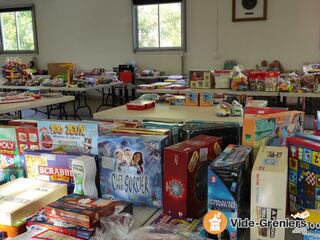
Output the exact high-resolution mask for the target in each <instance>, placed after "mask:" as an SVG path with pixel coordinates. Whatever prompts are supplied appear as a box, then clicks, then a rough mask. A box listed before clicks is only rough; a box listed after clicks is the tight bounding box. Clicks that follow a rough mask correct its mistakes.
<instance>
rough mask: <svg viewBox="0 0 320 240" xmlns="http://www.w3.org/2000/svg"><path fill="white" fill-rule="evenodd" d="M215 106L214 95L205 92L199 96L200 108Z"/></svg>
mask: <svg viewBox="0 0 320 240" xmlns="http://www.w3.org/2000/svg"><path fill="white" fill-rule="evenodd" d="M213 105H214V93H210V92H204V93H200V94H199V106H200V107H212V106H213Z"/></svg>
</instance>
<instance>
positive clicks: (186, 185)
mask: <svg viewBox="0 0 320 240" xmlns="http://www.w3.org/2000/svg"><path fill="white" fill-rule="evenodd" d="M221 146H222V138H218V137H212V136H206V135H199V136H197V137H194V138H191V139H189V140H186V141H184V142H181V143H178V144H176V145H172V146H169V147H167V148H165V149H164V162H163V183H164V189H163V212H164V213H165V214H170V215H171V214H173V215H175V216H178V217H180V218H199V217H201V216H202V215H203V214H204V213H205V212H206V205H207V186H208V185H207V177H206V176H207V173H208V171H207V170H208V166H209V165H210V163H211V161H212V160H213V159H215V158H216V157H217V156H218V155H219V154H220V153H221Z"/></svg>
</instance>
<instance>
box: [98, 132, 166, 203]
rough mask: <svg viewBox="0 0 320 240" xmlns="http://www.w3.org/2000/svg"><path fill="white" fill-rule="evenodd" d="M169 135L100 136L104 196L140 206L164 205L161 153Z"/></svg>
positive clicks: (101, 178) (101, 187) (101, 181)
mask: <svg viewBox="0 0 320 240" xmlns="http://www.w3.org/2000/svg"><path fill="white" fill-rule="evenodd" d="M169 141H170V139H169V138H168V137H167V136H152V135H150V136H147V135H119V134H113V135H109V136H105V137H100V138H99V147H98V148H99V171H100V189H101V195H102V197H103V198H107V199H112V200H125V201H127V202H132V203H133V204H134V205H138V206H148V207H158V208H160V207H161V206H162V153H163V149H164V147H166V146H168V144H169Z"/></svg>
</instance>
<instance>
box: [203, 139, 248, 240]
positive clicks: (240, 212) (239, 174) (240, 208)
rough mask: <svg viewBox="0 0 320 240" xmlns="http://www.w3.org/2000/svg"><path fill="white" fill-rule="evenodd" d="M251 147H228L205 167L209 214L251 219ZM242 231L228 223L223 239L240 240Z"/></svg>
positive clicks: (228, 217)
mask: <svg viewBox="0 0 320 240" xmlns="http://www.w3.org/2000/svg"><path fill="white" fill-rule="evenodd" d="M251 152H252V148H251V147H249V146H241V145H240V146H238V145H229V146H228V147H227V148H226V149H225V150H224V151H223V152H222V153H221V154H220V155H219V156H218V157H217V158H216V159H215V160H214V161H213V162H212V163H211V164H210V166H209V168H208V211H211V210H219V211H222V212H223V213H224V215H225V216H226V217H227V219H231V218H242V219H245V218H249V217H250V179H251V170H252V159H251ZM243 234H244V229H237V228H233V227H232V226H231V224H229V223H228V225H227V228H226V230H225V231H224V232H223V233H221V235H222V236H221V238H222V239H224V236H233V238H232V239H235V240H239V239H240V236H243Z"/></svg>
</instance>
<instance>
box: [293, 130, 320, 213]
mask: <svg viewBox="0 0 320 240" xmlns="http://www.w3.org/2000/svg"><path fill="white" fill-rule="evenodd" d="M287 146H288V148H289V159H288V161H289V177H288V179H289V183H288V185H289V187H288V189H289V206H290V212H292V213H296V212H298V211H303V210H305V209H307V208H308V209H320V161H319V157H320V137H317V136H313V135H305V134H299V135H297V136H295V137H289V138H287Z"/></svg>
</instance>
